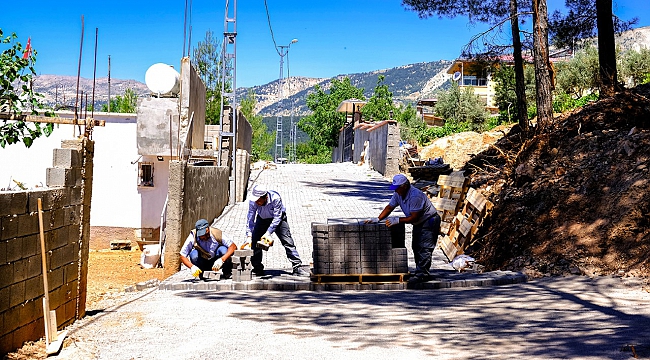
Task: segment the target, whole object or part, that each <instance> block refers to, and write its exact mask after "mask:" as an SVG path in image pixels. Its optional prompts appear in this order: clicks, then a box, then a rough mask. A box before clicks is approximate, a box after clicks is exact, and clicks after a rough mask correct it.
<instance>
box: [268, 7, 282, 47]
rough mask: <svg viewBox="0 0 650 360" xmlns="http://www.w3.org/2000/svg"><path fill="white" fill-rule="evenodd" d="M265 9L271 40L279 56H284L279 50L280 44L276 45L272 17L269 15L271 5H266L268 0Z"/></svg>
mask: <svg viewBox="0 0 650 360" xmlns="http://www.w3.org/2000/svg"><path fill="white" fill-rule="evenodd" d="M264 8H266V21H267V22H268V23H269V31H270V32H271V40H273V47H274V48H275V51H276V52H277V53H278V55H280V56H282V54H281V53H280V51H279V50H278V44H276V42H275V36H274V35H273V28H272V27H271V16H270V15H269V5H268V4H267V3H266V0H264Z"/></svg>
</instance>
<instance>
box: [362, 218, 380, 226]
mask: <svg viewBox="0 0 650 360" xmlns="http://www.w3.org/2000/svg"><path fill="white" fill-rule="evenodd" d="M378 222H379V218H376V217H374V218H370V219H366V220H364V224H376V223H378Z"/></svg>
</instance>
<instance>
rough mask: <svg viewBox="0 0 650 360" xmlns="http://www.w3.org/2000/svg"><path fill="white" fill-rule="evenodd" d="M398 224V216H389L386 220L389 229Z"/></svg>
mask: <svg viewBox="0 0 650 360" xmlns="http://www.w3.org/2000/svg"><path fill="white" fill-rule="evenodd" d="M397 224H399V216H389V217H387V218H386V226H388V227H391V226H393V225H397Z"/></svg>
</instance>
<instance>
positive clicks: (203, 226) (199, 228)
mask: <svg viewBox="0 0 650 360" xmlns="http://www.w3.org/2000/svg"><path fill="white" fill-rule="evenodd" d="M208 226H210V224H208V220H206V219H201V220H199V221H197V222H196V225H194V227H195V228H196V236H203V235H205V233H207V232H208Z"/></svg>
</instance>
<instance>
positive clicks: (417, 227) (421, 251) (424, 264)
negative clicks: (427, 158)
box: [366, 174, 440, 283]
mask: <svg viewBox="0 0 650 360" xmlns="http://www.w3.org/2000/svg"><path fill="white" fill-rule="evenodd" d="M390 189H391V190H395V193H393V197H391V198H390V202H389V203H388V205H386V207H385V208H384V210H383V211H382V212H381V214H379V217H378V218H374V219H370V220H367V221H366V222H380V221H381V222H383V221H385V222H386V226H393V225H396V224H399V223H406V224H413V237H412V247H413V255H414V257H415V265H416V266H415V274H413V276H412V277H411V278H410V279H409V282H415V283H418V282H424V281H428V280H429V277H430V276H429V269H430V268H431V257H432V255H433V250H434V249H435V247H436V242H437V241H438V233H440V215H438V211H437V210H436V208H435V206H433V204H432V203H431V200H429V198H428V197H427V196H426V195H425V194H424V193H423V192H422V191H420V190H419V189H417V188H415V187H413V186H411V184H410V183H409V181H408V179H407V178H406V176H404V175H403V174H397V175H395V176H394V177H393V183H392V184H391V186H390ZM398 205H399V207H400V208H401V209H402V212H403V213H404V214H405V215H406V217H398V216H388V215H390V213H391V212H393V210H394V209H395V208H396V207H397V206H398Z"/></svg>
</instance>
